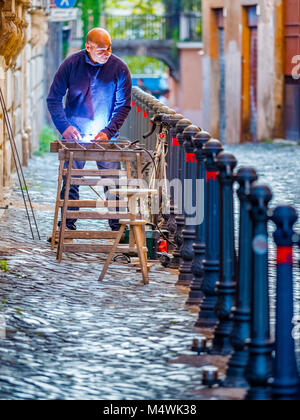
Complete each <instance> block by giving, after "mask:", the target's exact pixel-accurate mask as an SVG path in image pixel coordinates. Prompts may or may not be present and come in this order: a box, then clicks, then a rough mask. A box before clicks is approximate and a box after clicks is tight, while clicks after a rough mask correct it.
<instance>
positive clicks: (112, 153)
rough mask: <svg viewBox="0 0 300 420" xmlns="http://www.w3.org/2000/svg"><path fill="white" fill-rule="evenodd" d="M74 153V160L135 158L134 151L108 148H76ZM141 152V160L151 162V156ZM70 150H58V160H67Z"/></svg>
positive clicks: (93, 160) (126, 159)
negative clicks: (91, 149)
mask: <svg viewBox="0 0 300 420" xmlns="http://www.w3.org/2000/svg"><path fill="white" fill-rule="evenodd" d="M73 153H74V161H78V160H79V161H89V162H95V161H96V162H97V161H102V162H104V161H105V162H134V161H135V160H136V153H137V152H135V151H129V150H127V151H122V152H120V151H119V150H109V151H101V150H100V151H98V150H93V151H90V150H78V151H77V150H76V151H74V152H73ZM139 153H141V154H142V160H143V162H151V161H152V159H151V157H150V156H149V155H148V154H147V153H146V152H139ZM69 156H70V151H68V150H64V149H63V150H60V151H59V152H58V157H59V160H69Z"/></svg>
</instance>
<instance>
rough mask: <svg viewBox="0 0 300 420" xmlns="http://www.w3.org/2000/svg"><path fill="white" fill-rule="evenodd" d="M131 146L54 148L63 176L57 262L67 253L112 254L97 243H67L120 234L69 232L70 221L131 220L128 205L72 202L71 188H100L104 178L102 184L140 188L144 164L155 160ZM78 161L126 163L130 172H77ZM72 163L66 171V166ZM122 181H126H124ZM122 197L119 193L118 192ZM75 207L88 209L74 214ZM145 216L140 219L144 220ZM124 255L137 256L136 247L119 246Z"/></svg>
mask: <svg viewBox="0 0 300 420" xmlns="http://www.w3.org/2000/svg"><path fill="white" fill-rule="evenodd" d="M128 146H129V143H109V142H103V143H100V144H97V145H96V144H94V143H90V144H84V146H82V145H80V144H78V143H73V142H64V143H62V142H60V141H59V142H55V143H53V144H51V151H52V152H53V153H57V152H58V158H59V161H60V164H59V174H58V188H57V197H56V206H55V214H54V221H53V229H52V242H51V248H52V249H54V247H55V240H56V238H57V237H58V247H57V259H58V261H59V262H61V261H62V256H63V253H64V252H74V253H80V252H84V253H105V254H106V253H110V251H111V249H112V245H108V244H95V243H87V244H86V243H74V244H69V243H65V239H86V240H89V239H90V240H93V239H116V238H117V237H118V233H119V232H112V231H85V230H82V231H70V230H66V221H67V219H81V220H83V219H85V220H107V219H116V220H119V219H124V218H128V208H127V202H126V201H119V200H114V201H109V200H76V201H73V200H69V191H70V187H71V185H76V186H90V187H92V186H97V185H99V181H100V177H104V178H105V182H104V181H103V180H102V182H101V181H100V182H101V183H102V184H107V185H108V186H109V185H112V184H113V185H114V186H119V187H121V186H122V185H124V186H128V185H129V186H138V185H139V180H141V179H142V167H143V164H145V163H148V162H149V161H151V157H150V156H149V155H148V154H147V153H146V152H143V151H141V150H140V149H138V148H132V149H131V148H129V147H128ZM74 161H86V162H87V161H93V162H97V161H109V162H123V163H124V164H125V166H126V170H111V169H110V170H90V169H82V170H77V169H74V168H73V162H74ZM65 162H68V166H67V168H66V169H65V168H64V164H65ZM134 163H136V176H135V177H134V174H133V168H132V165H133V164H134ZM63 177H65V198H64V200H61V199H60V193H61V188H62V183H63ZM122 177H123V178H124V179H122ZM117 191H118V193H119V190H117ZM70 207H75V208H79V209H82V208H83V209H85V210H84V211H82V210H79V211H70V210H68V208H70ZM109 208H114V209H116V208H119V209H120V210H122V209H123V210H125V211H124V212H121V211H120V212H117V211H116V212H114V213H112V212H110V211H108V210H109ZM59 209H61V226H60V228H59V229H57V222H58V215H59ZM86 209H99V210H100V209H106V213H105V214H104V213H103V212H101V211H87V210H86ZM141 217H142V215H141V214H140V215H138V217H137V219H138V218H141ZM117 251H118V252H120V253H136V251H137V250H136V247H134V248H131V247H130V245H129V247H127V246H125V247H123V246H119V247H118V249H117Z"/></svg>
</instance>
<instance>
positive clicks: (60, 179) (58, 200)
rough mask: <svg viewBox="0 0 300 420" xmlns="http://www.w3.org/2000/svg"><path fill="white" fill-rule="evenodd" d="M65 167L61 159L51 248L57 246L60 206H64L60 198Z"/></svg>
mask: <svg viewBox="0 0 300 420" xmlns="http://www.w3.org/2000/svg"><path fill="white" fill-rule="evenodd" d="M63 169H64V162H63V161H62V160H61V161H60V163H59V170H58V181H57V192H56V202H55V211H54V219H53V227H52V240H51V249H52V250H53V249H54V248H55V231H56V227H57V222H58V212H59V207H63V203H64V202H63V200H60V194H61V187H62V180H63ZM59 202H61V203H62V204H61V206H59Z"/></svg>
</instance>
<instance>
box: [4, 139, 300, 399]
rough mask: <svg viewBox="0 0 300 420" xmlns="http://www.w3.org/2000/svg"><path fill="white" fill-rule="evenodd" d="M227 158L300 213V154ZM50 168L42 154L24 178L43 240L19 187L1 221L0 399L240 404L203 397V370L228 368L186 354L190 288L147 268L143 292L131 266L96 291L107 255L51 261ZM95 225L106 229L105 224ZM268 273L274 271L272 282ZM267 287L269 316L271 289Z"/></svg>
mask: <svg viewBox="0 0 300 420" xmlns="http://www.w3.org/2000/svg"><path fill="white" fill-rule="evenodd" d="M226 150H227V151H229V152H232V153H234V154H235V155H236V157H237V158H238V160H239V164H240V165H243V166H245V165H247V166H248V165H250V166H254V167H256V168H257V170H258V172H259V174H260V176H261V178H260V179H261V181H262V182H264V183H267V184H269V185H270V186H272V189H273V190H274V193H275V195H274V200H273V203H272V205H277V204H279V203H287V204H292V205H295V206H296V207H297V209H298V211H299V213H300V199H299V196H300V187H299V177H300V175H299V173H298V171H297V169H296V168H297V165H298V161H299V158H300V147H296V146H295V147H281V146H280V145H255V146H253V145H244V146H234V147H226ZM57 168H58V164H57V157H56V155H50V154H49V155H46V156H45V158H44V159H43V158H37V157H35V158H34V159H32V160H31V162H30V166H29V167H28V168H26V170H25V175H26V179H27V180H28V184H29V192H30V195H31V198H32V200H33V202H34V204H35V208H36V211H35V213H36V217H37V220H38V224H39V228H40V232H41V236H42V241H41V242H40V241H38V240H32V239H31V237H30V231H29V228H28V225H27V221H26V217H25V210H24V208H23V205H22V201H21V195H20V193H19V191H18V188H17V186H15V188H14V189H13V192H12V195H11V196H10V200H9V201H10V202H11V203H12V205H11V206H10V207H9V209H8V210H6V211H5V212H4V215H3V216H2V218H1V219H0V241H1V242H0V260H6V261H7V267H6V270H8V271H2V272H0V315H1V316H2V317H4V318H5V322H6V339H0V398H1V399H102V400H109V399H122V400H126V399H127V400H131V399H137V400H145V399H150V400H151V399H153V400H155V399H178V400H180V399H207V398H222V399H227V398H241V397H242V393H239V392H237V393H233V392H230V391H224V392H223V393H222V391H218V392H217V393H216V392H215V393H214V392H208V391H205V390H203V387H202V386H201V366H203V365H204V364H210V363H216V364H218V365H219V366H220V367H221V369H222V368H223V369H224V366H225V362H226V360H224V359H222V360H217V359H211V360H210V359H209V358H203V359H201V358H199V357H197V356H193V355H192V353H191V352H190V351H189V349H188V347H189V346H190V344H191V342H192V339H193V338H194V337H195V336H196V331H195V329H194V323H195V320H196V319H197V313H196V312H195V311H192V310H188V309H187V308H186V307H185V301H186V299H187V293H188V290H187V289H183V288H177V287H176V286H175V283H176V281H177V276H176V272H174V271H173V272H172V271H171V270H164V269H163V268H162V267H160V265H154V266H153V268H152V270H151V271H150V285H149V286H144V285H143V284H142V278H141V274H140V273H138V272H136V271H135V269H134V268H133V267H128V266H126V265H124V264H123V265H122V264H114V265H112V266H110V268H109V271H108V274H107V276H106V278H105V280H104V282H103V283H99V282H98V281H97V279H98V276H99V274H100V271H101V267H102V264H103V262H104V260H105V257H104V256H94V255H83V254H80V255H68V256H67V257H66V258H64V260H63V262H62V264H58V263H57V262H56V259H55V252H54V251H51V250H50V247H49V245H48V244H47V243H46V237H47V235H49V233H50V231H51V222H52V219H53V210H54V200H55V196H56V181H57ZM86 194H87V195H86V198H91V195H90V194H91V193H89V192H88V193H86ZM81 223H83V222H81ZM96 223H97V226H99V224H100V225H101V224H103V226H102V228H105V229H106V227H105V224H106V223H107V222H96ZM84 226H86V225H84ZM78 227H79V228H80V224H78ZM81 227H83V225H81ZM298 227H299V224H298ZM90 228H91V229H93V228H95V222H90ZM272 252H273V248H272V247H271V253H272ZM2 268H5V267H4V266H2ZM273 269H274V266H272V264H271V267H270V270H271V278H273V277H274V271H273ZM298 280H299V279H298ZM271 283H272V282H271ZM297 285H298V286H299V284H298V283H297ZM271 289H272V291H271V296H272V308H274V282H273V283H272V284H271ZM298 289H299V287H296V297H295V300H296V308H297V310H298V309H299V313H300V306H299V290H298Z"/></svg>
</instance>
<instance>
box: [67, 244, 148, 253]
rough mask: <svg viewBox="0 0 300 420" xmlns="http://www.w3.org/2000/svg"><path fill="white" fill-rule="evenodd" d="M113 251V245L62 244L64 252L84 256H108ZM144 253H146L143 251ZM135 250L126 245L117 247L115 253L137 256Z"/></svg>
mask: <svg viewBox="0 0 300 420" xmlns="http://www.w3.org/2000/svg"><path fill="white" fill-rule="evenodd" d="M112 249H113V245H97V244H64V245H63V250H64V252H75V253H77V252H78V253H80V252H82V253H86V254H109V253H110V252H111V251H112ZM143 251H144V252H146V251H147V248H146V249H143ZM137 252H138V250H137V248H129V247H128V245H127V246H126V245H125V246H121V245H119V246H118V247H117V249H116V253H121V254H137Z"/></svg>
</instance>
